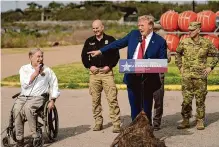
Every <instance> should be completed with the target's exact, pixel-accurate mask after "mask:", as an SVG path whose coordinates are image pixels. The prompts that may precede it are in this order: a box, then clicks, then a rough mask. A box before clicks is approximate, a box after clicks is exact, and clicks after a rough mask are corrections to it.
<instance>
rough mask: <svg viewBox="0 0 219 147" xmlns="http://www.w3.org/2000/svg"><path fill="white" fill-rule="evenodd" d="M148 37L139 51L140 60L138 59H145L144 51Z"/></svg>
mask: <svg viewBox="0 0 219 147" xmlns="http://www.w3.org/2000/svg"><path fill="white" fill-rule="evenodd" d="M145 39H146V37H143V40H142V43H141V44H140V46H139V50H138V58H137V59H143V58H144V50H145V44H146V41H145Z"/></svg>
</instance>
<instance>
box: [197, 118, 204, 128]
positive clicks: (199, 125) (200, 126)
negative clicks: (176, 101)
mask: <svg viewBox="0 0 219 147" xmlns="http://www.w3.org/2000/svg"><path fill="white" fill-rule="evenodd" d="M196 128H197V130H204V129H205V125H204V120H203V119H197V124H196Z"/></svg>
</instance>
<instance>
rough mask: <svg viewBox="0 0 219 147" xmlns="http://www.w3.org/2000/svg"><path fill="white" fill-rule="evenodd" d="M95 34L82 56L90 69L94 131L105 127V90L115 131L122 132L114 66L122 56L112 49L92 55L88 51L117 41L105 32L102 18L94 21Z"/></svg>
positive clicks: (89, 40) (87, 43)
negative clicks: (102, 93) (103, 97)
mask: <svg viewBox="0 0 219 147" xmlns="http://www.w3.org/2000/svg"><path fill="white" fill-rule="evenodd" d="M92 27H93V32H94V34H95V35H94V36H92V37H90V38H88V39H87V40H86V41H85V44H84V47H83V50H82V53H81V58H82V62H83V64H84V66H85V68H88V69H89V70H90V84H89V85H90V87H89V92H90V95H91V96H92V106H93V117H94V119H95V127H94V128H93V131H100V130H102V127H103V125H102V124H103V117H102V113H101V111H102V106H101V92H102V90H104V92H105V94H106V97H107V100H108V103H109V112H110V118H111V120H112V123H113V132H114V133H119V132H120V125H121V120H120V108H119V105H118V100H117V88H116V84H115V82H114V75H113V70H112V68H113V67H115V66H116V64H117V63H118V60H119V58H120V56H119V51H118V50H112V51H109V52H107V53H104V54H102V55H100V56H97V57H91V55H88V54H87V52H89V51H93V50H99V49H100V48H102V47H104V46H105V45H108V44H110V43H111V42H113V41H115V38H114V37H112V36H109V35H106V34H105V33H104V25H103V23H102V22H101V20H95V21H94V22H93V23H92Z"/></svg>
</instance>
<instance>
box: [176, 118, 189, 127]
mask: <svg viewBox="0 0 219 147" xmlns="http://www.w3.org/2000/svg"><path fill="white" fill-rule="evenodd" d="M186 128H190V124H189V119H188V118H184V119H183V121H182V122H181V123H180V124H179V125H178V126H177V129H186Z"/></svg>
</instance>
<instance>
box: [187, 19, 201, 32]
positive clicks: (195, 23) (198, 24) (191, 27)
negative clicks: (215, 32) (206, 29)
mask: <svg viewBox="0 0 219 147" xmlns="http://www.w3.org/2000/svg"><path fill="white" fill-rule="evenodd" d="M197 28H201V22H198V21H193V22H190V24H189V30H191V31H193V30H196V29H197Z"/></svg>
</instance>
